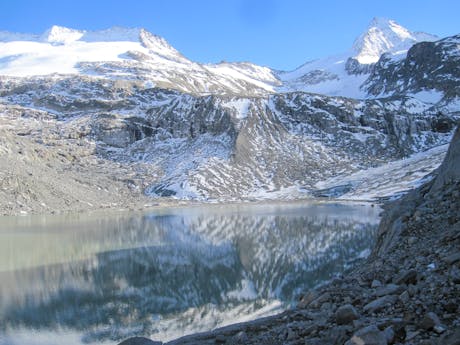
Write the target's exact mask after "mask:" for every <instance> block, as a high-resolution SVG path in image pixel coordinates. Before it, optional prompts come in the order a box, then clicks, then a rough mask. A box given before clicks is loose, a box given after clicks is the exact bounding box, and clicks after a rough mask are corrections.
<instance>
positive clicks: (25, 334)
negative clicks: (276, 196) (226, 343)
mask: <svg viewBox="0 0 460 345" xmlns="http://www.w3.org/2000/svg"><path fill="white" fill-rule="evenodd" d="M380 211H381V209H380V208H379V207H377V206H375V207H374V206H373V205H371V204H367V203H335V202H287V203H257V204H226V205H200V206H188V207H176V208H173V207H168V208H157V209H152V210H150V211H143V212H128V211H123V212H121V211H120V212H115V211H109V212H94V213H91V214H83V213H82V214H65V215H47V216H20V217H0V344H1V345H6V344H8V345H16V344H18V345H19V344H30V345H42V344H47V345H52V344H56V345H57V344H70V345H74V344H117V343H118V342H120V341H121V340H123V339H125V338H127V337H130V336H135V335H139V336H146V337H150V338H152V339H153V340H160V341H168V340H172V339H175V338H178V337H180V336H183V335H186V334H190V333H195V332H201V331H208V330H211V329H214V328H216V327H220V326H224V325H228V324H231V323H235V322H242V321H248V320H252V319H255V318H258V317H263V316H268V315H271V314H275V313H279V312H281V311H283V310H285V309H286V308H290V307H292V306H295V304H296V303H297V301H298V298H299V296H300V295H301V293H303V292H306V291H308V290H309V289H311V288H313V287H315V286H317V285H319V284H321V283H324V282H325V281H327V280H329V279H332V278H333V277H334V276H337V275H340V274H343V273H344V272H346V271H347V270H349V269H351V268H352V267H354V266H355V265H357V264H358V263H359V262H360V260H362V259H363V258H364V257H366V256H367V255H368V254H369V253H370V249H371V248H372V245H373V244H374V242H375V236H376V231H377V226H378V222H379V213H380Z"/></svg>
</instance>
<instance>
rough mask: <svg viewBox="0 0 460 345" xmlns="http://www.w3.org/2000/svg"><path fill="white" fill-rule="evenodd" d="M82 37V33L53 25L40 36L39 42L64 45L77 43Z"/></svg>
mask: <svg viewBox="0 0 460 345" xmlns="http://www.w3.org/2000/svg"><path fill="white" fill-rule="evenodd" d="M83 35H84V31H79V30H74V29H69V28H66V27H64V26H58V25H53V26H52V27H51V28H49V29H48V30H46V31H45V32H44V33H43V34H42V36H41V40H42V41H45V42H49V43H55V44H65V43H69V42H73V41H78V40H79V39H80V38H81V37H82V36H83Z"/></svg>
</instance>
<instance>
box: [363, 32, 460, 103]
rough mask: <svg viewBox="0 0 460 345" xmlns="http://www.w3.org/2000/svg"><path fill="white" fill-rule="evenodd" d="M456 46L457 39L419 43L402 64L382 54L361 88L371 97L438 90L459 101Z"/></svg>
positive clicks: (449, 38)
mask: <svg viewBox="0 0 460 345" xmlns="http://www.w3.org/2000/svg"><path fill="white" fill-rule="evenodd" d="M459 42H460V35H456V36H452V37H448V38H445V39H442V40H439V41H436V42H420V43H417V44H414V45H413V46H412V48H410V49H409V51H408V52H407V57H406V58H404V59H402V60H398V59H393V58H392V57H391V56H390V55H388V54H383V55H382V56H381V58H380V59H379V61H378V62H377V63H376V65H375V67H374V68H373V69H372V73H371V74H370V76H369V78H368V79H367V80H366V82H365V83H364V84H363V85H362V88H363V89H364V90H366V92H368V94H370V95H374V96H378V95H382V94H386V95H401V94H408V93H417V92H419V91H424V90H437V91H440V92H443V94H444V95H445V96H446V97H448V98H455V97H458V96H459V95H460V88H459V85H460V84H459V81H460V72H459V68H458V66H459V63H460V54H459V50H458V44H459ZM427 76H429V77H427Z"/></svg>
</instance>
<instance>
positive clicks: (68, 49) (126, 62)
mask: <svg viewBox="0 0 460 345" xmlns="http://www.w3.org/2000/svg"><path fill="white" fill-rule="evenodd" d="M53 73H57V74H80V75H81V74H83V75H91V76H99V77H106V78H107V77H108V78H112V79H131V80H141V81H143V82H145V83H146V84H147V85H150V86H155V85H156V86H160V87H164V88H171V89H175V90H179V91H183V92H189V93H194V94H210V93H219V94H241V93H245V94H253V95H254V94H264V93H267V92H273V90H274V87H275V86H277V85H279V81H278V80H277V79H276V77H275V76H274V75H273V73H272V72H271V70H270V69H269V68H266V67H261V66H256V65H253V64H250V63H235V64H231V63H221V64H209V65H202V64H198V63H194V62H192V61H190V60H188V59H187V58H185V57H184V56H183V55H182V54H181V53H179V52H178V51H177V50H176V49H174V48H173V47H172V46H171V45H169V44H168V42H166V40H164V39H163V38H161V37H159V36H156V35H153V34H151V33H149V32H147V31H146V30H144V29H137V28H134V29H126V28H120V27H113V28H111V29H107V30H102V31H80V30H73V29H69V28H64V27H59V26H53V27H52V28H50V29H48V30H47V31H46V32H45V33H43V34H42V35H28V34H17V33H8V32H0V75H6V76H17V77H28V76H37V75H49V74H53Z"/></svg>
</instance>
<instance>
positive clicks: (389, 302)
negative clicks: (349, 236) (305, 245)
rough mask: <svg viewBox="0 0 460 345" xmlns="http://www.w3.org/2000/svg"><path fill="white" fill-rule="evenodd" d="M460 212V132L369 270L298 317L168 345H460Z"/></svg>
mask: <svg viewBox="0 0 460 345" xmlns="http://www.w3.org/2000/svg"><path fill="white" fill-rule="evenodd" d="M458 210H460V128H457V130H456V132H455V135H454V138H453V140H452V143H451V145H450V147H449V151H448V153H447V155H446V158H445V160H444V162H443V164H442V165H441V166H440V168H439V169H438V171H437V176H436V177H435V178H434V179H433V180H432V181H431V182H429V183H427V184H425V185H423V186H421V187H420V188H418V189H416V190H414V191H412V192H410V193H409V194H407V195H406V196H405V197H403V198H402V199H400V200H399V201H396V202H394V203H393V204H391V205H389V206H388V207H387V209H386V210H385V212H384V215H383V218H382V222H381V224H380V228H379V235H378V239H377V244H376V246H375V248H374V250H373V252H372V254H371V256H370V257H369V259H368V260H367V261H366V263H365V264H363V265H362V266H361V267H359V268H358V269H356V270H354V271H353V272H352V273H350V274H348V275H346V276H343V277H338V278H336V279H334V280H333V281H331V282H330V283H329V284H326V285H324V286H322V287H320V288H318V289H315V290H313V291H309V292H307V293H306V294H305V295H304V296H303V297H302V298H301V300H300V302H299V303H298V306H297V307H296V308H295V309H293V310H288V311H285V312H284V313H282V314H279V315H276V316H272V317H268V318H264V319H259V320H255V321H251V322H246V323H241V324H235V325H231V326H228V327H224V328H221V329H217V330H214V331H211V332H207V333H201V334H194V335H190V336H185V337H183V338H180V339H177V340H174V341H171V342H168V343H167V344H169V345H182V344H183V345H185V344H289V345H290V344H292V345H294V344H306V345H319V344H346V345H371V344H375V345H380V344H382V345H386V344H414V345H415V344H424V345H435V344H443V345H444V344H445V345H457V344H460V315H459V304H460V214H459V212H458ZM121 344H123V345H140V344H146V345H147V344H161V342H153V341H151V340H149V339H146V338H131V339H127V340H125V341H124V342H122V343H121Z"/></svg>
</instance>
